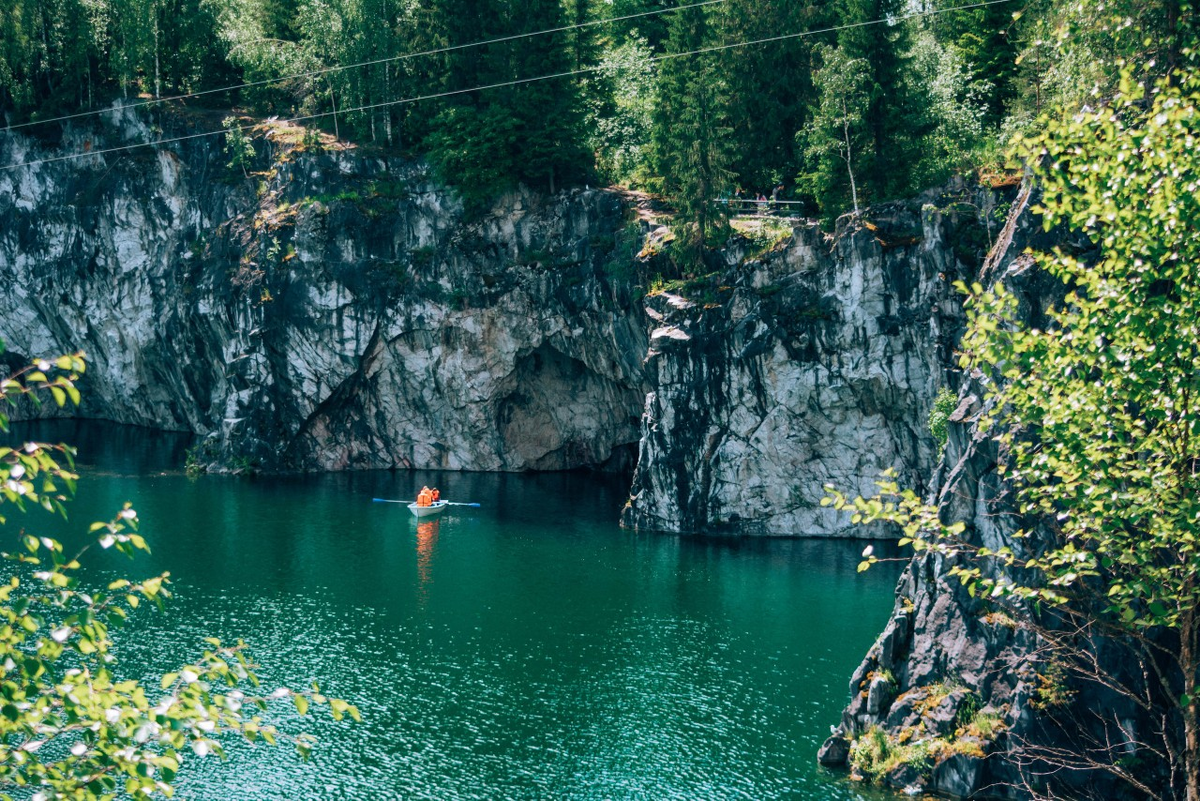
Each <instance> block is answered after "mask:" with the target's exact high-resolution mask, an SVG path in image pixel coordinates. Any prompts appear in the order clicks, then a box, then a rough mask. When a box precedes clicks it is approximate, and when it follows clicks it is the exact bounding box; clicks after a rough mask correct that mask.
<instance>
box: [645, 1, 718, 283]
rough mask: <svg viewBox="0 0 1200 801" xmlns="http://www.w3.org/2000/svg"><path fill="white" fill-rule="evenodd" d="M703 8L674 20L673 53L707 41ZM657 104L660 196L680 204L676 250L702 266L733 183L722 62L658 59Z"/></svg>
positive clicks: (654, 142)
mask: <svg viewBox="0 0 1200 801" xmlns="http://www.w3.org/2000/svg"><path fill="white" fill-rule="evenodd" d="M710 34H711V25H710V21H709V12H708V10H707V9H706V8H696V9H689V10H687V11H680V12H677V13H675V14H673V15H672V16H671V21H670V32H669V35H668V40H667V52H668V54H673V53H678V54H684V53H690V52H693V51H695V50H698V49H701V48H704V47H706V46H708V45H709V44H710V41H711V40H710V38H709V37H710ZM658 96H659V104H658V107H657V108H656V109H655V114H654V125H653V128H652V130H651V148H652V163H653V167H654V171H655V173H656V174H657V175H658V176H660V179H661V182H662V189H663V192H664V193H665V194H666V195H667V197H668V198H669V199H670V200H671V202H672V203H673V204H674V205H675V207H676V210H677V213H678V221H677V224H676V226H675V229H676V241H677V243H678V244H677V250H678V251H679V252H680V254H681V255H683V257H684V258H685V259H687V260H689V261H692V262H693V263H696V264H698V263H699V262H700V261H701V259H702V257H703V250H704V246H705V244H706V242H707V240H708V239H709V238H710V236H711V235H712V234H713V233H714V232H715V231H718V230H720V229H721V228H722V227H723V226H724V224H725V220H726V217H727V210H726V208H725V207H724V206H723V205H722V204H719V203H716V202H715V201H717V200H718V198H719V197H720V196H721V195H723V194H726V193H727V192H728V190H729V187H730V184H731V178H732V173H731V172H730V170H729V164H730V162H731V150H732V131H731V130H730V128H729V124H728V116H727V113H726V110H725V108H724V105H723V103H722V100H723V99H724V98H725V97H726V96H727V95H726V89H725V84H724V81H723V80H722V76H721V74H720V69H719V64H718V60H717V59H716V58H715V57H714V56H713V55H712V54H710V53H700V54H696V55H679V56H678V57H674V58H667V59H665V60H663V61H662V62H660V66H659V81H658Z"/></svg>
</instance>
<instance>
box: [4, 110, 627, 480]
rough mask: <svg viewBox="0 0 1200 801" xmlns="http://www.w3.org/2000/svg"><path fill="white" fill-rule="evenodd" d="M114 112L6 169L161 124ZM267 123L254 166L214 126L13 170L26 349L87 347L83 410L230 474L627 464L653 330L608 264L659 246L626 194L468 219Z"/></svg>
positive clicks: (12, 344) (8, 296)
mask: <svg viewBox="0 0 1200 801" xmlns="http://www.w3.org/2000/svg"><path fill="white" fill-rule="evenodd" d="M106 116H107V117H108V119H107V121H106V124H105V125H104V127H103V130H100V131H98V130H83V129H69V130H68V131H67V133H66V134H65V135H64V136H63V139H62V141H61V142H58V143H55V144H56V145H57V146H52V147H45V146H43V145H42V144H40V143H39V142H37V141H35V140H33V139H30V138H27V137H22V136H15V135H7V136H4V137H2V138H0V163H5V164H13V163H19V162H25V161H30V160H36V159H39V158H46V157H50V158H53V157H54V156H56V155H60V154H63V153H70V152H83V151H85V150H88V151H99V150H103V149H104V148H106V147H112V146H115V145H120V144H123V143H126V142H131V141H139V140H144V139H149V138H152V134H151V131H150V130H149V128H148V127H147V125H146V123H145V121H144V120H142V119H141V118H139V117H136V116H135V115H133V114H131V113H128V112H125V113H121V112H113V113H111V114H109V115H106ZM200 125H201V127H203V128H211V127H212V126H213V122H212V121H211V120H207V121H204V122H203V123H200ZM266 130H267V135H266V137H265V139H261V140H259V142H260V151H265V152H262V153H260V157H261V162H262V163H261V164H260V165H259V166H261V168H262V172H261V173H256V174H254V175H251V176H249V177H246V176H243V175H242V174H241V173H240V172H233V171H231V170H230V168H229V167H227V166H226V164H225V156H224V155H223V153H222V152H221V147H220V145H219V140H218V139H214V138H211V137H210V138H207V139H204V138H201V139H197V140H194V141H188V142H183V143H178V144H175V145H172V146H169V147H164V148H161V149H156V150H145V149H142V150H138V151H135V152H132V153H107V154H103V155H94V156H88V157H85V158H79V159H71V160H64V161H50V162H47V163H41V164H35V165H32V166H28V167H22V168H18V169H12V170H5V171H3V172H0V219H3V220H4V223H3V226H2V227H0V269H2V270H3V273H4V275H5V280H4V281H3V282H0V304H2V305H3V308H4V309H5V314H4V316H3V317H2V318H0V338H2V339H3V340H4V341H5V342H6V343H7V346H8V350H9V352H10V353H9V355H8V358H9V359H10V361H12V362H14V363H17V362H21V361H23V360H24V359H26V358H27V357H29V356H33V355H43V354H53V353H56V352H64V351H71V350H76V349H82V350H84V351H86V352H87V353H88V355H89V357H90V359H91V369H90V370H89V373H88V377H87V385H86V388H87V392H86V393H85V402H84V406H83V408H82V410H81V413H82V414H84V415H85V416H90V417H98V418H103V419H109V420H113V421H117V422H122V423H132V424H137V425H143V426H152V427H155V428H160V429H168V430H183V431H193V432H196V433H199V434H201V435H206V436H207V437H208V439H207V440H206V444H205V447H204V449H203V451H202V458H203V459H204V460H205V461H209V462H213V463H220V464H224V465H226V466H234V467H237V466H248V465H254V466H256V467H258V468H259V469H292V470H295V469H323V470H336V469H348V468H371V467H404V468H407V467H419V468H445V469H453V470H541V469H545V470H556V469H569V468H573V467H579V466H593V467H611V468H621V467H627V466H628V465H629V462H630V460H631V459H632V457H633V455H634V451H635V444H636V442H637V439H638V419H639V416H640V414H641V410H642V404H643V400H644V397H645V387H644V377H643V367H642V359H643V357H644V355H645V351H646V333H645V325H644V323H643V319H642V312H641V308H640V304H639V303H638V302H637V298H636V297H635V296H634V295H632V294H631V292H630V291H629V289H628V288H627V287H625V286H624V285H623V284H622V283H620V282H616V281H613V280H611V279H610V278H609V276H608V274H607V272H606V268H609V267H611V265H612V264H613V263H614V262H627V261H628V260H629V258H630V257H631V254H632V252H633V251H636V249H637V243H636V241H635V240H636V239H637V229H636V227H635V228H634V229H632V234H631V235H629V236H627V234H630V233H631V232H630V231H627V230H626V217H625V212H626V209H625V207H624V205H623V204H622V202H621V200H620V198H619V197H618V196H617V195H614V194H611V193H607V192H601V191H580V190H577V191H573V192H568V193H560V194H559V195H556V196H554V197H553V198H541V197H537V196H533V195H531V194H515V195H511V196H508V197H506V198H503V199H502V200H501V201H499V202H498V203H497V205H496V206H495V207H494V208H492V209H491V210H490V211H489V212H488V213H485V214H482V215H477V216H475V217H472V218H468V216H467V215H465V214H464V212H463V210H462V208H461V206H460V205H459V204H458V202H457V201H456V200H455V199H454V198H453V196H452V195H451V194H450V193H449V192H447V191H446V190H444V189H443V188H441V187H439V186H438V185H437V184H436V183H435V182H433V181H432V180H431V179H430V178H429V176H428V175H427V174H426V171H425V170H424V168H423V167H422V166H421V165H419V164H416V163H413V162H410V161H404V160H401V159H394V158H383V157H376V156H371V155H368V154H365V153H362V152H360V151H356V150H348V149H330V150H328V151H325V152H303V148H302V147H299V146H298V145H299V132H298V131H296V130H295V129H288V128H286V127H283V126H275V127H272V126H267V128H266ZM289 141H290V142H291V144H289ZM622 237H624V238H622ZM631 247H632V251H631V250H630V248H631Z"/></svg>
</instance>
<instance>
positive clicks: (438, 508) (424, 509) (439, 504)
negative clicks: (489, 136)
mask: <svg viewBox="0 0 1200 801" xmlns="http://www.w3.org/2000/svg"><path fill="white" fill-rule="evenodd" d="M449 505H450V502H449V501H434V502H433V503H432V504H431V505H429V506H417V505H416V504H415V503H410V504H409V505H408V511H410V512H412V513H413V516H414V517H416V518H417V519H418V520H425V519H428V518H430V517H437V516H438V515H440V514H441V513H442V512H444V511H446V507H447V506H449Z"/></svg>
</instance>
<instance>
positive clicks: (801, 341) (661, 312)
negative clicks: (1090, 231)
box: [623, 186, 1000, 537]
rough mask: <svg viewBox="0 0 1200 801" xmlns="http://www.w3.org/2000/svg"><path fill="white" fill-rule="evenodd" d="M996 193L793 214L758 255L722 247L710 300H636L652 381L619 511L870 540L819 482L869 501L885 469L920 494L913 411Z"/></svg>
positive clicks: (922, 459)
mask: <svg viewBox="0 0 1200 801" xmlns="http://www.w3.org/2000/svg"><path fill="white" fill-rule="evenodd" d="M998 202H999V200H998V198H997V197H996V196H994V195H993V194H992V193H990V192H982V191H978V190H973V189H969V188H967V187H964V186H955V187H951V188H949V189H948V190H939V191H937V192H930V193H927V194H926V195H924V196H922V197H919V198H917V199H915V200H912V201H908V202H900V203H890V204H885V205H882V206H878V207H875V208H872V209H870V210H869V211H867V212H865V213H864V215H863V216H862V217H861V218H853V217H845V218H843V219H842V220H841V221H840V223H839V227H838V230H837V233H836V235H835V236H828V235H824V234H822V233H821V231H820V230H819V229H818V228H817V226H816V224H815V223H805V224H802V225H799V226H797V227H796V228H795V230H794V232H793V235H792V237H791V238H790V239H789V240H787V241H786V242H785V243H782V244H781V245H780V246H779V247H777V248H776V249H775V250H773V251H772V252H769V253H767V254H765V255H762V256H760V257H755V258H745V248H744V247H743V248H741V249H740V250H739V249H737V248H729V249H727V250H726V251H725V253H724V255H725V257H726V264H725V265H724V267H723V269H722V270H721V271H720V272H719V278H717V279H716V280H715V281H714V283H715V284H716V286H714V287H713V288H712V290H711V294H712V295H713V297H712V299H711V300H710V301H708V302H705V301H703V300H695V298H694V297H693V299H686V298H684V297H680V296H678V295H673V294H671V293H664V294H662V295H658V296H654V297H651V298H649V299H648V302H647V311H648V313H649V315H650V316H651V318H652V324H653V331H652V333H651V335H650V351H649V355H648V358H647V372H648V379H649V381H650V384H651V391H650V393H649V395H648V396H647V399H646V410H645V415H644V416H643V420H642V437H641V445H640V455H639V459H638V468H637V472H636V474H635V476H634V479H633V488H632V491H631V496H632V497H631V500H630V503H629V506H628V507H627V508H626V510H625V512H624V516H623V522H624V523H625V524H626V525H628V526H630V527H633V528H644V529H651V530H665V531H689V532H724V533H737V534H771V535H809V536H859V537H861V536H875V535H879V534H886V532H881V531H879V530H875V531H871V530H864V529H863V528H862V527H857V526H852V525H851V524H850V521H849V518H848V515H845V514H843V513H839V512H836V511H834V510H833V509H832V508H829V507H822V506H821V505H820V501H821V498H822V497H823V496H824V495H825V490H824V487H825V485H827V484H832V485H834V486H836V487H837V488H838V489H839V490H841V491H842V492H844V493H846V494H848V495H850V496H851V497H853V496H854V495H856V494H863V495H872V494H874V490H875V487H874V483H875V482H876V481H877V480H879V478H880V474H881V473H882V472H883V471H884V470H888V469H891V470H894V471H895V472H896V474H897V479H898V480H899V481H900V483H901V484H903V485H905V486H908V487H913V488H915V489H917V490H920V491H925V490H926V489H927V488H928V486H929V478H930V476H931V474H932V472H933V468H934V465H935V463H936V457H937V446H936V445H935V444H934V442H933V440H932V437H931V435H930V433H929V430H928V423H927V421H928V415H929V411H930V408H931V405H932V402H933V398H934V396H935V395H936V393H937V390H938V389H939V388H940V387H942V386H946V385H947V383H948V382H949V381H950V380H951V375H950V373H949V368H950V367H951V366H952V364H953V359H952V353H953V348H954V346H955V344H956V343H957V340H958V337H959V335H960V332H961V327H962V320H963V318H962V309H961V302H960V300H959V297H960V296H959V294H958V292H957V291H956V290H954V289H953V288H952V283H953V282H954V281H956V280H960V279H967V280H971V279H973V277H974V275H975V274H976V271H977V269H978V264H979V260H980V259H981V257H982V255H983V254H984V252H986V249H987V246H988V244H989V239H990V237H992V236H995V234H997V233H998V232H999V228H1000V221H999V220H998V219H997V217H996V214H995V209H996V204H997V203H998ZM988 220H991V221H992V227H993V230H992V231H991V232H990V233H989V231H988V228H987V221H988Z"/></svg>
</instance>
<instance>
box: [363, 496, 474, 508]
mask: <svg viewBox="0 0 1200 801" xmlns="http://www.w3.org/2000/svg"><path fill="white" fill-rule="evenodd" d="M371 500H372V501H374V502H375V503H412V501H393V500H392V499H390V498H372V499H371ZM445 504H446V505H447V506H474V507H475V508H476V509H479V508H480V505H479V504H477V503H456V502H455V501H446V502H445Z"/></svg>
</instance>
